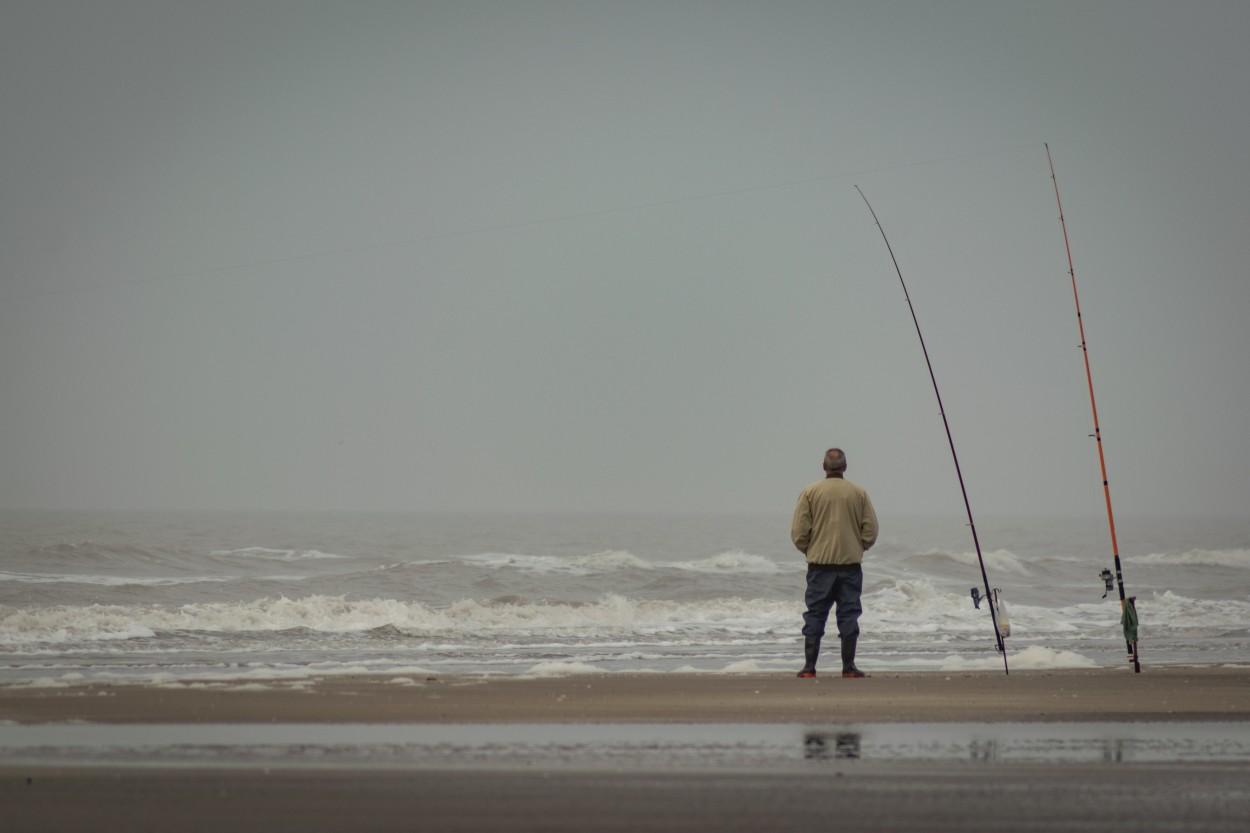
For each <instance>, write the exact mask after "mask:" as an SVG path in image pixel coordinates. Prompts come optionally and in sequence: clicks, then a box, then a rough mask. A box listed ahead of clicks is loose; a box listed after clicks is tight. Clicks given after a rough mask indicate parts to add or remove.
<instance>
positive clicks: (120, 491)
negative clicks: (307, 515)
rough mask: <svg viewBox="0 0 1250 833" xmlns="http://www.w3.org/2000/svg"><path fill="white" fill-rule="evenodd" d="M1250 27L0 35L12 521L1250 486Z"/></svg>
mask: <svg viewBox="0 0 1250 833" xmlns="http://www.w3.org/2000/svg"><path fill="white" fill-rule="evenodd" d="M1247 40H1250V4H1248V3H1245V2H1197V3H1175V2H1144V0H1131V2H1084V1H1083V0H1082V2H1057V3H1050V2H1048V3H1017V2H1003V0H986V2H974V1H973V0H960V2H872V3H867V2H865V3H838V2H810V3H795V2H769V3H746V2H725V0H715V2H618V3H607V2H491V3H479V2H462V0H455V2H411V3H400V2H394V3H382V2H361V3H313V2H292V3H277V2H250V1H249V2H213V3H203V2H197V3H179V2H170V1H169V0H159V2H156V1H154V2H115V1H114V0H107V1H106V2H83V3H72V2H42V0H40V2H11V0H0V117H2V118H3V124H4V128H3V142H2V144H0V147H2V148H3V150H2V151H0V183H2V185H0V390H2V391H3V396H2V397H0V507H72V508H96V507H101V508H105V507H107V508H167V507H169V508H244V509H253V508H254V509H275V508H311V509H321V508H344V509H414V510H440V509H462V510H474V511H477V510H521V511H528V510H574V511H598V510H630V511H632V510H661V511H675V512H682V511H728V512H739V511H760V512H789V511H790V509H791V508H792V506H793V501H794V498H795V497H796V496H797V494H798V492H799V490H800V489H801V488H802V486H803V485H804V484H805V483H807V482H809V481H811V480H814V479H816V478H818V477H819V476H820V470H819V465H820V460H821V456H822V453H823V451H824V449H825V448H826V447H827V446H830V445H840V446H842V447H843V448H845V449H846V450H847V453H848V456H849V460H850V471H849V473H848V476H849V477H850V478H851V479H853V480H856V481H857V482H859V483H861V484H863V485H865V486H866V487H868V489H869V490H870V492H871V493H872V495H873V498H874V502H875V503H876V504H877V508H878V511H879V512H880V513H881V514H882V515H889V514H915V513H954V514H956V515H959V514H961V513H962V512H963V504H962V501H961V499H960V497H959V491H958V484H957V481H956V479H955V470H954V467H953V465H952V463H951V458H950V453H949V449H948V447H947V445H946V436H945V433H944V432H943V428H942V422H941V418H940V415H939V412H938V408H937V405H936V401H935V399H934V396H933V390H932V387H931V385H930V382H929V377H928V374H927V371H926V369H925V367H924V360H923V355H922V354H921V352H920V347H919V344H918V342H917V339H916V335H915V331H914V329H913V328H912V322H911V318H910V316H909V313H908V310H907V307H906V303H905V301H904V298H903V293H902V290H901V288H900V287H899V284H898V278H897V276H896V275H895V273H894V271H893V267H892V265H891V263H890V260H889V255H888V252H887V251H886V249H885V246H884V244H883V242H882V240H881V237H880V235H879V233H878V231H877V228H876V226H875V225H874V224H873V222H872V218H871V215H870V214H869V213H868V211H867V209H866V208H865V206H864V204H863V202H862V201H861V200H860V197H859V195H858V194H857V193H856V191H855V189H854V186H855V185H859V186H860V187H861V188H863V190H864V192H865V194H866V195H867V196H868V199H870V200H871V201H872V204H873V207H874V208H875V209H876V211H877V214H878V215H879V216H880V218H881V222H882V224H883V225H884V226H885V230H886V233H887V234H888V235H889V236H890V242H891V244H892V245H893V247H894V251H895V254H896V255H897V256H898V259H899V263H900V266H901V267H902V270H903V275H904V277H905V278H906V279H907V283H908V289H909V290H910V292H911V297H912V301H913V303H914V304H915V307H916V312H917V315H918V316H919V320H920V324H921V327H922V328H923V331H924V336H925V339H926V342H927V345H928V348H929V352H930V354H931V356H932V359H933V363H934V369H935V371H936V374H937V379H938V383H939V385H940V386H941V392H942V397H943V400H944V402H945V406H946V413H947V417H948V418H949V420H950V424H951V428H952V431H953V433H954V439H955V444H956V448H957V450H958V452H959V454H960V462H961V464H962V467H963V473H964V478H965V480H966V482H967V485H968V490H969V496H970V498H971V502H972V507H973V511H974V513H976V514H977V515H978V516H980V515H1002V514H1014V513H1060V514H1086V513H1088V514H1090V515H1097V514H1098V513H1101V512H1102V490H1101V484H1100V481H1101V475H1100V474H1099V472H1098V464H1097V455H1096V449H1095V447H1094V443H1093V441H1092V440H1091V439H1090V438H1089V435H1090V434H1091V433H1092V425H1093V423H1092V418H1091V415H1090V408H1089V399H1088V394H1087V390H1086V383H1085V376H1084V370H1083V366H1082V364H1081V358H1080V350H1079V348H1078V344H1079V339H1078V337H1077V329H1076V324H1077V321H1076V314H1075V309H1074V305H1073V298H1072V290H1071V284H1070V282H1069V281H1068V277H1067V261H1066V257H1065V253H1064V247H1063V239H1062V234H1061V230H1060V226H1059V222H1058V211H1057V209H1056V207H1055V202H1054V192H1053V190H1052V187H1051V180H1050V175H1049V172H1048V169H1047V166H1046V155H1045V151H1044V148H1043V142H1049V144H1050V148H1051V152H1052V154H1053V156H1054V160H1055V166H1056V173H1057V176H1058V181H1059V187H1060V192H1061V195H1062V197H1063V201H1064V209H1065V214H1066V219H1067V222H1068V231H1069V235H1070V238H1071V244H1072V254H1073V259H1074V262H1075V266H1076V274H1077V280H1078V287H1079V289H1080V291H1081V302H1082V308H1083V312H1084V322H1085V326H1086V335H1087V339H1088V345H1089V355H1090V361H1091V363H1092V365H1093V372H1094V384H1095V392H1096V394H1097V396H1098V407H1099V416H1100V418H1101V419H1100V421H1101V425H1102V431H1103V438H1104V448H1105V451H1106V454H1107V463H1108V469H1109V475H1110V480H1111V486H1112V497H1113V500H1114V501H1115V506H1116V511H1117V514H1118V515H1126V516H1132V515H1146V514H1156V513H1182V514H1243V513H1244V511H1245V508H1246V502H1247V494H1248V492H1250V488H1248V487H1250V442H1248V441H1247V429H1246V427H1245V426H1246V422H1247V414H1248V413H1250V336H1247V329H1246V327H1245V326H1244V324H1243V322H1242V320H1241V319H1242V318H1243V317H1244V316H1245V314H1246V313H1247V312H1250V280H1248V275H1247V264H1250V51H1247V50H1246V48H1245V44H1246V42H1247Z"/></svg>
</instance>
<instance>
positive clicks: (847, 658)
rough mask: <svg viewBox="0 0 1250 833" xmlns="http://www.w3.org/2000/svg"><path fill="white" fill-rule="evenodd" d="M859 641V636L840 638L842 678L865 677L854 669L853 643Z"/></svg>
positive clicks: (865, 675) (861, 672)
mask: <svg viewBox="0 0 1250 833" xmlns="http://www.w3.org/2000/svg"><path fill="white" fill-rule="evenodd" d="M858 641H859V634H855V635H854V636H844V637H842V676H843V677H867V676H868V675H867V674H865V673H864V672H863V671H860V670H859V669H858V668H856V667H855V643H856V642H858Z"/></svg>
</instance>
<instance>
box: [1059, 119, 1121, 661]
mask: <svg viewBox="0 0 1250 833" xmlns="http://www.w3.org/2000/svg"><path fill="white" fill-rule="evenodd" d="M1043 147H1045V148H1046V163H1047V164H1048V165H1050V180H1051V182H1052V183H1054V186H1055V205H1057V206H1058V207H1059V227H1060V228H1061V229H1063V248H1064V250H1065V251H1067V253H1068V276H1069V277H1070V278H1072V298H1073V300H1075V301H1076V324H1077V329H1078V331H1079V332H1080V335H1081V355H1082V356H1084V357H1085V381H1086V382H1087V383H1088V384H1089V407H1090V410H1092V411H1093V412H1094V435H1093V436H1094V444H1095V445H1096V446H1097V447H1098V465H1099V466H1100V467H1101V469H1102V492H1103V497H1104V498H1105V500H1106V504H1107V525H1108V526H1110V527H1111V553H1112V563H1113V564H1114V565H1115V581H1116V583H1117V584H1118V585H1119V586H1120V624H1121V625H1122V626H1123V628H1124V645H1125V649H1126V651H1127V652H1128V661H1129V662H1131V663H1132V664H1133V671H1134V672H1135V673H1139V674H1140V673H1141V658H1140V656H1139V654H1138V652H1137V605H1136V604H1135V602H1136V600H1137V597H1136V596H1130V597H1129V598H1127V599H1126V598H1125V597H1124V572H1123V571H1122V570H1121V569H1120V545H1119V544H1117V543H1116V539H1115V514H1114V513H1113V512H1112V511H1111V486H1110V485H1108V483H1107V458H1106V457H1105V456H1104V455H1103V453H1102V429H1101V428H1100V427H1099V426H1098V405H1097V403H1096V402H1095V401H1094V375H1093V373H1091V372H1090V369H1089V350H1087V349H1086V347H1085V319H1083V318H1082V317H1081V296H1080V295H1079V294H1078V293H1077V291H1076V270H1075V269H1074V268H1073V267H1072V246H1071V245H1069V244H1068V224H1067V222H1066V221H1065V220H1064V219H1063V202H1062V200H1060V199H1059V180H1058V179H1056V178H1055V163H1054V160H1052V159H1051V158H1050V145H1048V144H1046V143H1043ZM1102 580H1103V581H1104V582H1105V583H1106V586H1107V589H1106V591H1105V592H1103V594H1102V595H1103V598H1106V597H1107V593H1110V592H1111V573H1110V571H1109V570H1103V571H1102Z"/></svg>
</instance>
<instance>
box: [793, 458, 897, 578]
mask: <svg viewBox="0 0 1250 833" xmlns="http://www.w3.org/2000/svg"><path fill="white" fill-rule="evenodd" d="M790 540H792V541H794V546H796V547H798V549H799V552H801V553H803V554H804V555H806V556H807V563H809V564H859V563H860V562H862V561H863V560H864V552H865V551H866V550H867V549H868V548H870V547H871V546H872V545H873V544H875V543H876V541H877V513H876V512H874V511H873V508H872V501H871V500H869V499H868V493H867V492H865V491H864V490H863V489H861V488H860V487H859V486H856V485H855V484H854V483H852V482H851V481H849V480H846V479H844V478H841V477H826V478H825V479H824V480H820V481H817V482H816V483H813V484H812V485H810V486H808V487H807V488H806V489H804V490H803V494H801V495H799V503H798V506H796V507H795V508H794V520H793V521H792V522H791V524H790Z"/></svg>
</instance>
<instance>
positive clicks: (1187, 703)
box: [0, 666, 1250, 723]
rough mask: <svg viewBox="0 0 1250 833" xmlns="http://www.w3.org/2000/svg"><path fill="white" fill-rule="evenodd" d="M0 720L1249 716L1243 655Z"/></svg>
mask: <svg viewBox="0 0 1250 833" xmlns="http://www.w3.org/2000/svg"><path fill="white" fill-rule="evenodd" d="M0 720H6V721H15V722H18V723H39V722H61V721H70V720H80V721H89V722H105V723H127V722H129V723H251V722H282V723H323V722H335V723H755V722H766V723H828V722H831V721H836V722H879V723H880V722H943V721H950V722H998V721H1056V720H1063V721H1106V720H1113V721H1114V720H1173V721H1176V720H1250V666H1247V667H1182V666H1172V667H1168V666H1161V667H1158V668H1147V670H1146V671H1144V672H1143V673H1141V674H1133V673H1132V671H1131V670H1130V669H1128V668H1127V667H1125V668H1101V669H1088V670H1086V669H1082V670H1047V671H1013V672H1012V673H1011V674H1010V675H1006V674H1002V673H999V672H959V673H951V672H907V673H874V674H872V675H871V676H869V677H867V678H865V679H861V680H844V679H842V678H841V677H840V676H837V675H832V676H822V677H817V678H816V679H814V680H797V679H794V678H793V677H791V676H788V675H778V674H619V675H618V674H602V675H578V676H567V677H547V678H531V679H525V678H492V677H447V678H439V677H422V678H411V677H397V678H388V677H358V676H347V677H330V678H323V679H318V680H313V681H301V682H298V683H296V682H284V681H280V680H275V681H268V682H248V683H237V682H222V683H194V684H168V685H165V686H160V687H155V686H137V685H111V684H98V683H93V684H88V685H81V686H74V685H71V686H66V687H59V688H26V687H4V688H0Z"/></svg>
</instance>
